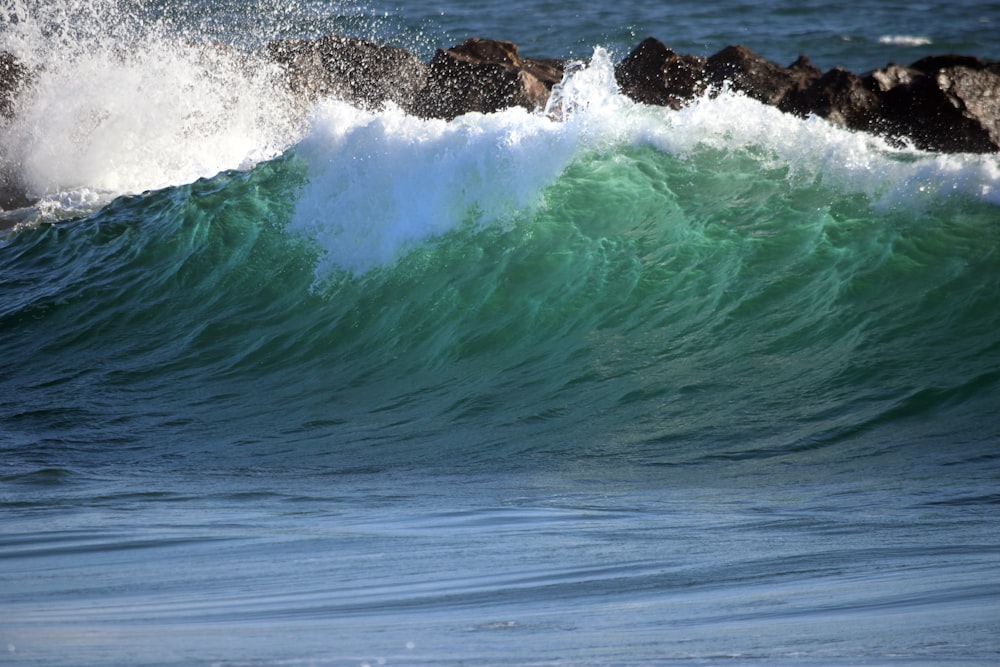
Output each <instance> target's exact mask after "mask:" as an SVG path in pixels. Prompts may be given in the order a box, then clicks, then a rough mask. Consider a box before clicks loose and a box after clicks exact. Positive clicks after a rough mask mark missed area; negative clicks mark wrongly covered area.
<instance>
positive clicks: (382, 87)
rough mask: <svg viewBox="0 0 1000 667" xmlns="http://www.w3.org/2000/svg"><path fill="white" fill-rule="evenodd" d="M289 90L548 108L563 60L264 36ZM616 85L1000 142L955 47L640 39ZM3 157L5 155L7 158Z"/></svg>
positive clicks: (947, 147) (933, 140) (0, 190)
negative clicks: (915, 52) (764, 52)
mask: <svg viewBox="0 0 1000 667" xmlns="http://www.w3.org/2000/svg"><path fill="white" fill-rule="evenodd" d="M266 57H267V58H268V59H270V61H272V62H274V63H277V64H278V65H280V66H281V67H282V68H283V69H284V71H285V73H286V80H287V82H288V85H289V86H290V87H291V89H292V90H293V91H295V92H297V93H299V94H301V95H303V96H304V97H307V98H310V99H315V98H318V97H322V96H337V97H340V98H343V99H345V100H348V101H350V102H352V103H353V104H357V105H358V106H360V107H363V108H366V109H372V110H374V109H380V108H382V107H384V105H385V104H386V103H387V102H393V103H395V104H397V105H399V106H400V107H401V108H402V109H404V110H406V111H407V112H409V113H412V114H415V115H417V116H421V117H425V118H444V119H452V118H455V117H457V116H460V115H462V114H464V113H468V112H471V111H478V112H481V113H490V112H494V111H499V110H500V109H505V108H508V107H513V106H520V107H524V108H526V109H528V110H532V111H534V110H538V109H543V108H545V106H546V103H547V102H548V100H549V96H550V94H551V91H552V87H553V86H554V85H555V84H556V83H558V82H559V81H560V80H561V79H562V77H563V74H564V72H565V68H566V62H565V61H562V60H538V59H531V58H525V57H523V56H521V55H520V54H519V53H518V47H517V45H515V44H513V43H511V42H504V41H497V40H490V39H478V38H477V39H469V40H467V41H466V42H464V43H463V44H459V45H458V46H454V47H452V48H449V49H438V51H437V52H436V53H435V54H434V57H433V59H432V60H431V61H430V63H424V62H422V61H420V60H419V59H418V58H417V57H416V56H414V55H413V54H411V53H410V52H408V51H406V50H405V49H402V48H398V47H392V46H382V45H379V44H375V43H373V42H369V41H366V40H362V39H357V38H353V37H344V36H340V35H329V36H327V37H322V38H320V39H316V40H302V39H283V40H276V41H273V42H270V43H269V44H268V45H267V47H266ZM32 77H33V74H32V72H31V71H30V70H29V69H28V68H27V67H26V66H25V65H24V63H23V62H21V61H20V60H18V58H17V57H15V56H14V55H13V54H11V53H7V52H4V51H0V126H2V125H3V124H4V123H7V122H10V120H11V118H12V117H13V115H14V114H15V113H16V109H17V106H16V101H17V96H18V95H20V94H22V92H23V90H24V89H25V87H26V86H30V82H31V79H32ZM615 77H616V80H617V82H618V84H619V86H620V88H621V90H622V92H623V93H624V94H625V95H627V96H629V97H631V98H632V99H634V100H636V101H637V102H641V103H643V104H650V105H659V106H666V107H670V108H673V109H679V108H681V107H682V106H684V105H685V104H688V103H689V102H691V101H692V100H694V99H696V98H699V97H701V96H704V95H706V94H708V95H717V94H719V91H721V90H724V89H726V88H728V89H731V90H735V91H739V92H740V93H742V94H744V95H747V96H748V97H752V98H754V99H756V100H759V101H761V102H763V103H765V104H770V105H774V106H775V107H777V108H778V109H781V110H782V111H784V112H787V113H792V114H796V115H798V116H803V117H805V116H809V115H815V116H819V117H821V118H825V119H826V120H828V121H830V122H831V123H835V124H837V125H841V126H843V127H846V128H849V129H852V130H857V131H863V132H870V133H874V134H878V135H881V136H884V137H886V138H888V139H889V140H890V141H895V142H899V143H903V142H912V144H913V145H915V146H916V147H918V148H922V149H925V150H930V151H938V152H971V153H993V152H998V151H1000V63H994V62H987V61H984V60H982V59H979V58H975V57H971V56H960V55H943V56H933V57H928V58H923V59H921V60H918V61H917V62H915V63H913V64H912V65H910V66H908V67H905V66H902V65H899V64H896V63H891V64H889V65H888V66H886V67H885V68H884V69H879V70H875V71H873V72H869V73H867V74H864V75H858V74H854V73H852V72H848V71H845V70H843V69H839V68H837V69H832V70H830V71H828V72H825V73H824V72H822V71H820V70H819V69H818V68H817V67H815V66H814V65H813V64H812V63H811V62H810V61H809V59H808V58H806V57H805V56H800V57H799V59H798V60H796V61H795V62H794V63H792V64H791V65H789V66H788V67H783V66H781V65H778V64H776V63H773V62H771V61H768V60H766V59H765V58H763V57H761V56H759V55H757V54H755V53H754V52H753V51H751V50H750V49H748V48H746V47H744V46H728V47H726V48H724V49H722V50H721V51H719V52H718V53H716V54H714V55H712V56H710V57H708V58H702V57H699V56H692V55H682V54H678V53H675V52H674V51H673V50H671V49H670V48H668V47H667V46H666V45H665V44H663V43H662V42H660V41H659V40H656V39H654V38H648V39H646V40H643V41H642V42H641V43H640V44H639V45H638V46H637V47H636V48H635V49H634V50H633V51H632V52H631V53H629V54H628V56H627V57H625V58H624V59H623V60H622V61H621V62H620V63H618V64H617V65H616V67H615ZM7 166H8V167H9V165H7ZM15 181H16V178H15V177H14V176H12V175H11V174H4V173H0V208H3V209H10V208H12V207H19V206H25V205H28V201H27V200H26V199H25V198H24V196H23V194H22V193H21V191H20V189H19V188H18V187H17V185H16V182H15Z"/></svg>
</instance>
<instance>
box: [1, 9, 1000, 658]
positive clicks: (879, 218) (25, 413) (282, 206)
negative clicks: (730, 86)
mask: <svg viewBox="0 0 1000 667" xmlns="http://www.w3.org/2000/svg"><path fill="white" fill-rule="evenodd" d="M754 6H755V8H756V9H755V12H756V13H755V14H753V15H752V16H751V18H750V19H749V20H748V21H746V22H741V21H737V20H736V19H735V18H732V17H729V18H726V17H725V15H724V13H722V12H716V13H715V14H713V15H712V16H705V15H704V14H703V13H699V12H700V11H701V10H699V9H698V8H696V7H688V6H687V5H684V4H679V5H675V6H672V9H671V11H672V12H673V13H672V14H669V15H665V14H664V15H661V14H660V11H661V10H657V9H650V8H643V7H640V6H636V5H628V4H626V5H624V6H622V8H621V19H620V20H619V21H615V20H614V19H613V18H612V15H611V14H608V13H607V12H605V11H604V10H601V9H599V8H589V9H588V8H586V7H583V6H581V7H579V8H576V9H573V10H572V12H571V11H570V9H571V7H566V6H562V5H561V6H560V7H561V9H558V8H556V9H551V8H547V7H546V6H545V3H538V4H537V5H532V7H535V8H537V11H538V12H541V13H546V12H550V13H554V14H555V15H556V17H557V18H558V17H562V18H558V20H557V18H553V20H552V21H550V22H549V23H547V24H545V26H543V27H538V26H535V28H534V29H526V30H525V34H524V37H519V36H518V35H517V34H510V33H514V32H515V26H517V25H520V24H518V23H515V22H514V21H513V20H512V19H510V18H509V17H506V16H504V15H503V13H502V12H501V11H500V10H499V9H489V8H485V7H477V6H476V5H475V4H474V3H451V4H447V3H446V4H444V5H440V6H438V5H434V6H431V5H430V4H427V5H414V6H412V7H407V8H405V9H402V8H401V9H393V8H382V7H380V6H374V5H373V6H367V5H357V6H355V5H351V6H350V7H348V6H346V5H334V4H332V3H310V4H303V5H299V6H295V7H292V8H287V7H286V8H284V9H281V11H280V12H279V10H278V8H276V7H269V6H266V5H259V6H254V7H253V8H247V7H244V6H243V5H226V4H225V3H220V4H212V5H193V4H188V5H185V6H183V7H181V9H184V11H183V12H181V11H178V7H180V5H178V4H177V3H162V4H161V5H158V6H152V8H150V7H146V8H145V9H143V10H142V12H152V13H153V14H155V13H156V12H158V11H160V9H158V7H160V8H162V7H165V8H166V9H164V10H163V13H164V14H169V15H172V16H181V15H183V16H186V17H187V20H188V22H189V23H188V32H187V33H183V32H182V33H180V35H181V36H182V37H183V39H181V38H180V37H178V32H177V31H178V30H181V28H182V27H183V26H182V25H179V24H178V22H177V20H171V21H167V22H161V23H154V22H152V20H151V19H150V18H149V15H148V14H142V12H140V11H139V10H136V13H133V14H132V15H129V16H131V18H132V19H135V18H136V16H138V15H140V14H142V16H145V18H144V19H143V20H145V21H147V23H145V24H143V25H145V28H143V30H145V31H146V32H144V33H142V34H144V35H145V39H146V40H147V46H146V48H144V49H142V50H139V51H135V52H133V53H131V54H129V55H124V56H123V55H121V53H122V52H121V49H120V48H119V47H120V46H121V44H122V42H123V41H124V42H125V43H128V38H127V37H128V35H129V34H133V33H130V32H129V30H134V29H136V28H135V26H136V25H137V23H136V22H135V21H126V20H122V21H121V22H119V23H112V24H111V25H110V27H108V26H106V27H105V28H104V29H102V30H100V31H90V32H88V28H87V26H88V21H87V20H85V17H86V12H85V13H84V14H81V15H79V16H83V17H84V18H79V16H78V17H77V18H76V19H75V20H73V21H71V22H69V23H65V24H60V23H59V20H58V17H56V18H52V16H51V15H45V13H44V12H42V10H40V9H37V8H35V10H34V11H35V12H36V13H34V14H30V15H27V14H19V15H18V16H21V18H20V19H19V20H18V21H11V20H9V19H10V16H11V15H10V14H7V17H8V23H7V25H6V32H4V33H0V35H3V38H4V40H6V43H7V44H8V45H10V46H11V48H22V47H23V46H24V45H28V44H33V43H34V44H37V43H39V42H37V41H33V40H42V42H41V43H50V42H46V41H45V40H56V41H59V40H67V39H71V40H72V43H74V44H77V45H78V47H74V49H73V52H72V53H70V54H66V53H60V54H59V55H58V56H56V55H53V56H51V57H52V58H53V59H54V60H53V61H52V62H50V64H49V67H48V69H47V71H46V73H45V74H44V75H43V76H42V78H41V79H40V80H39V82H38V83H37V85H36V88H35V89H34V90H33V92H32V94H31V96H30V97H29V98H27V99H26V100H24V101H23V102H22V106H21V107H20V109H19V115H18V116H16V117H15V118H14V119H12V120H10V121H8V122H7V123H6V124H5V125H4V126H3V127H2V128H0V134H2V139H3V143H2V145H3V146H5V147H6V152H5V153H4V155H3V157H0V163H2V166H3V168H4V169H6V170H7V172H6V173H14V174H16V176H17V178H18V179H19V180H20V181H21V182H22V183H24V185H25V187H26V188H27V189H29V190H30V191H31V192H32V194H34V195H35V196H37V197H39V198H40V201H39V203H38V204H37V205H35V206H34V207H32V208H31V209H28V210H21V211H11V212H4V213H2V214H0V215H2V216H3V220H4V221H5V222H6V226H8V227H10V226H14V227H13V228H12V229H9V230H7V231H6V232H5V233H4V236H3V239H2V241H0V507H2V511H0V562H2V567H0V609H2V610H3V611H2V613H0V655H2V658H0V660H2V661H4V662H7V663H10V664H17V665H20V664H24V665H76V666H79V665H379V664H385V665H572V666H576V665H584V666H597V665H666V664H692V663H693V664H715V663H726V664H732V663H735V664H748V665H749V664H775V663H777V664H789V665H807V664H824V665H826V664H844V665H853V664H859V663H864V664H887V665H888V664H892V665H897V664H942V663H945V664H948V663H955V664H984V665H985V664H993V663H995V662H996V661H997V659H998V657H1000V642H998V640H997V639H996V637H997V630H998V628H1000V602H998V601H1000V580H998V577H997V575H996V572H997V571H998V564H1000V540H998V535H1000V530H998V529H1000V522H998V514H997V511H996V510H997V506H998V502H1000V494H998V491H997V489H998V485H997V483H998V479H1000V465H998V464H1000V450H998V443H1000V421H998V419H997V407H998V396H1000V333H998V332H1000V310H998V308H997V304H998V303H1000V252H998V250H1000V212H998V211H1000V209H998V205H1000V161H998V159H997V157H996V156H993V155H987V156H980V155H937V154H929V153H922V152H919V151H915V150H911V149H907V148H898V147H891V146H888V145H887V144H885V143H883V142H881V141H880V140H878V139H875V138H871V137H866V136H863V135H857V134H852V133H848V132H844V131H842V130H839V129H837V128H834V127H831V126H829V125H827V124H826V123H824V122H823V121H820V120H818V119H808V120H801V119H797V118H792V117H789V116H785V115H783V114H780V113H779V112H777V111H776V110H774V109H771V108H768V107H763V106H761V105H759V104H757V103H755V102H753V101H750V100H746V99H744V98H741V97H738V96H733V95H725V94H724V95H721V96H720V97H717V98H714V99H711V100H708V99H706V100H702V101H700V102H699V103H697V104H695V105H693V106H692V107H689V108H687V109H684V110H681V111H670V110H667V109H658V108H648V107H643V106H640V105H635V104H632V103H631V102H630V101H628V100H626V99H624V98H622V97H621V96H619V95H618V94H617V92H616V90H615V87H614V84H613V77H612V74H611V70H612V66H613V62H614V59H615V55H614V54H615V52H616V51H620V50H621V49H620V48H619V46H618V45H619V44H621V43H624V42H627V41H628V40H627V39H626V38H625V37H624V35H625V34H626V32H628V31H631V30H633V28H634V26H639V25H641V26H643V27H649V28H650V30H648V31H647V32H651V33H652V34H657V33H658V32H659V34H658V36H660V37H661V38H668V37H669V35H667V34H665V33H666V30H662V32H660V31H658V30H656V28H662V27H663V26H664V25H666V23H665V22H666V21H674V20H676V19H677V17H679V16H682V17H684V20H685V21H687V23H684V24H682V25H685V26H687V28H686V30H685V34H687V35H688V37H687V39H689V40H691V43H692V44H694V43H699V44H701V43H704V44H706V45H709V46H710V47H711V48H714V47H715V45H714V42H713V41H712V40H709V39H708V38H707V37H705V36H706V35H710V34H718V35H721V36H722V37H720V38H719V39H720V40H725V41H726V42H730V41H732V42H736V41H743V42H745V43H747V44H748V45H749V46H751V48H755V50H758V51H760V52H762V53H768V51H767V49H771V50H776V49H778V48H784V47H783V46H782V45H792V46H789V47H788V48H789V53H790V54H792V55H791V56H790V57H789V58H786V59H787V60H792V59H794V55H795V54H794V53H792V52H793V51H796V52H797V50H799V49H800V48H801V47H802V46H803V44H806V45H808V44H812V43H816V44H820V43H822V44H825V45H826V46H825V47H823V48H829V49H830V50H831V51H830V53H833V54H839V57H843V58H844V59H848V58H850V59H853V60H854V61H860V60H871V59H879V58H881V54H882V53H883V51H882V50H883V49H890V48H891V49H892V50H894V52H895V53H896V54H897V56H894V58H895V59H897V60H904V61H905V60H909V59H910V58H909V54H911V53H912V54H916V53H917V52H918V51H920V50H921V49H924V48H928V49H932V50H933V49H936V48H938V47H939V46H940V45H942V44H950V43H952V42H948V41H946V40H947V39H954V40H955V43H961V44H967V45H968V44H972V45H976V44H981V41H982V40H983V39H984V38H983V37H982V31H981V30H980V28H979V26H981V25H982V24H983V23H984V21H982V20H981V19H987V20H994V18H992V17H994V15H995V14H996V12H995V11H993V10H991V8H990V6H988V5H985V4H982V3H977V4H969V5H968V6H966V5H963V4H962V3H951V4H949V5H948V7H947V8H942V7H937V6H934V7H931V9H934V10H935V11H938V12H939V13H938V14H935V15H936V16H941V17H942V19H941V25H940V26H939V27H937V28H934V29H933V30H930V29H929V28H927V29H928V32H927V33H925V32H922V31H919V30H917V28H919V27H920V24H918V23H913V21H915V19H914V18H913V17H914V16H917V15H918V10H917V9H912V10H907V11H902V10H900V12H901V13H900V14H899V27H900V29H899V31H898V32H897V31H895V30H893V31H892V32H891V33H890V32H887V31H886V29H884V28H883V27H882V26H879V27H878V29H877V30H875V31H874V32H871V33H869V32H866V31H867V30H868V29H867V28H865V30H862V29H861V28H856V27H854V26H855V23H854V21H855V19H856V17H855V14H857V12H853V13H852V12H847V11H846V10H845V11H844V12H843V13H842V14H830V13H829V12H827V11H826V10H825V9H823V8H820V7H817V8H815V9H812V8H810V6H809V5H803V4H802V3H799V10H798V11H799V12H800V18H798V19H796V20H797V21H798V23H796V24H781V25H783V26H785V27H784V28H782V30H783V31H784V32H779V33H778V34H777V37H779V38H780V39H773V40H772V41H770V42H768V43H767V44H764V45H758V44H755V43H753V42H752V41H750V40H749V39H744V38H743V35H745V34H747V33H745V32H744V31H750V33H749V34H751V35H753V34H756V33H754V32H753V30H758V29H759V30H763V28H754V26H755V25H756V24H757V22H760V24H761V25H765V24H769V25H772V26H774V25H775V23H774V20H775V17H777V16H782V17H786V16H789V15H790V13H789V11H787V10H786V9H783V5H782V4H781V3H773V6H772V5H771V4H764V5H754ZM86 7H89V8H91V10H92V11H93V13H94V15H95V16H98V15H101V16H111V17H121V14H119V13H115V12H113V11H112V10H111V9H110V7H111V6H110V5H108V4H92V5H86ZM472 7H475V11H473V9H470V8H472ZM886 7H888V4H887V5H886ZM195 10H198V11H195ZM525 11H527V10H525ZM664 11H665V10H664ZM886 11H888V10H886ZM920 11H923V10H920ZM928 11H930V9H928ZM387 12H388V15H387V14H386V13H387ZM963 12H964V13H963ZM546 15H548V14H546ZM919 15H921V16H923V15H926V13H924V14H919ZM46 16H47V17H48V18H46ZM262 16H267V17H272V18H274V17H283V18H282V20H280V21H279V20H277V18H274V20H273V21H271V22H269V23H267V25H268V26H270V27H271V28H273V32H274V33H275V34H277V33H284V32H286V31H289V30H298V31H306V29H307V28H308V29H309V30H316V31H319V30H320V28H322V29H327V28H329V27H330V26H333V27H337V26H342V25H345V24H349V25H356V26H359V30H362V29H363V30H368V31H370V32H372V33H377V32H382V33H385V34H388V35H390V36H391V37H392V38H393V39H397V40H403V39H407V38H409V39H412V43H413V44H414V46H413V48H415V49H417V48H425V47H426V45H427V44H431V43H433V41H432V40H433V39H435V38H436V37H437V36H439V35H445V36H452V37H454V38H455V40H454V41H460V40H461V39H463V38H464V36H465V34H464V33H465V32H469V33H476V34H487V35H490V36H497V37H507V38H511V39H514V40H515V41H518V42H520V43H523V44H529V43H537V44H538V45H539V47H540V48H541V46H544V47H545V49H543V50H545V51H548V52H549V53H548V54H547V55H573V54H574V53H575V54H576V55H577V56H579V57H581V58H582V59H583V61H584V63H583V64H581V66H580V67H579V68H577V69H575V70H574V74H573V76H572V77H571V78H569V79H568V80H567V81H566V82H564V84H563V86H562V87H561V90H560V91H559V93H558V95H559V100H560V102H561V105H560V109H561V110H562V113H561V115H560V117H559V119H558V120H556V119H554V118H553V117H551V116H548V115H546V114H544V113H528V112H526V111H524V110H519V109H518V110H511V111H507V112H503V113H499V114H493V115H490V116H480V115H470V116H466V117H462V118H459V119H456V120H454V121H452V122H448V123H446V122H443V121H424V120H419V119H415V118H412V117H408V116H406V115H405V114H403V113H402V112H400V111H399V110H397V109H391V108H390V109H387V110H385V111H382V112H378V113H370V112H363V111H360V110H357V109H354V108H352V107H350V106H349V105H347V104H344V103H341V102H337V101H332V100H329V101H325V102H321V103H318V104H316V105H314V106H310V107H308V108H303V106H302V105H300V104H297V103H296V102H295V101H294V100H289V99H287V98H286V97H285V96H284V94H283V93H282V92H281V90H280V89H279V88H277V87H275V86H274V85H273V83H274V79H273V78H271V77H272V75H273V74H274V73H273V72H270V71H269V70H268V69H267V67H265V66H263V65H261V66H260V67H255V68H250V69H249V70H247V69H246V68H244V67H242V66H241V65H239V64H238V63H234V62H232V61H231V60H230V59H228V58H227V57H226V56H225V52H220V51H217V50H213V51H211V52H209V53H206V52H205V51H203V50H201V49H199V48H197V47H195V46H192V45H191V43H190V37H191V35H192V34H199V35H206V34H208V35H215V34H216V32H219V33H225V31H224V30H223V26H228V30H229V31H230V32H229V33H228V34H229V36H230V37H231V38H232V39H230V40H229V41H231V42H233V43H237V44H238V45H240V46H241V48H251V47H249V46H247V45H248V44H249V43H251V42H252V41H253V40H254V39H262V38H266V36H267V35H268V34H269V33H268V32H267V30H264V29H262V28H261V22H260V17H262ZM671 17H673V18H671ZM126 18H128V16H126ZM43 19H44V20H43ZM46 21H48V22H46ZM476 21H478V23H477V22H476ZM559 21H564V22H565V25H566V26H567V29H566V30H565V31H558V32H559V34H560V36H559V37H556V36H555V31H554V30H553V28H554V27H558V26H560V25H562V24H561V23H559ZM345 22H346V23H345ZM574 22H575V23H574ZM59 25H64V26H72V30H69V29H68V28H67V29H65V30H61V31H60V30H57V29H54V28H53V26H59ZM466 25H471V26H472V27H470V28H465V27H463V26H466ZM574 25H576V26H577V28H578V30H577V31H576V32H574V31H573V29H572V28H573V26H574ZM807 25H809V26H813V28H814V30H813V31H812V32H810V33H809V34H810V35H812V36H811V37H808V38H806V37H803V36H802V35H801V34H800V33H802V32H803V31H804V30H805V27H806V26H807ZM192 26H193V27H192ZM296 26H297V27H296ZM616 26H620V28H619V27H616ZM796 26H798V27H796ZM969 26H975V27H969ZM893 27H895V26H893ZM923 27H925V28H926V27H927V25H926V24H923ZM501 28H503V30H501ZM195 29H197V31H200V32H196V33H192V32H191V31H192V30H195ZM772 29H773V28H772ZM677 30H678V32H680V30H679V28H678V29H677ZM213 31H215V32H213ZM602 31H603V32H602ZM616 31H617V32H616ZM501 32H503V33H504V34H499V33H501ZM815 33H821V34H819V35H818V36H817V34H815ZM875 33H878V34H875ZM408 35H409V36H410V37H407V36H408ZM577 35H580V36H581V37H580V39H587V40H590V43H589V46H588V47H587V48H586V50H584V49H583V46H582V44H583V42H579V43H577V42H573V41H572V39H573V38H575V37H576V36H577ZM609 35H610V36H609ZM615 35H618V36H617V37H616V36H615ZM823 35H826V37H823ZM838 35H853V37H852V40H853V41H849V40H844V39H840V38H839V37H836V36H838ZM884 35H896V36H900V35H904V36H907V37H908V38H909V42H905V43H906V44H913V43H915V42H918V41H920V39H925V38H926V39H927V40H929V41H930V42H931V44H929V45H926V44H924V45H919V44H917V45H913V46H906V45H905V44H904V42H903V41H901V40H897V41H896V43H895V45H890V44H885V43H881V42H879V37H880V36H884ZM946 35H952V36H953V37H945V36H946ZM955 35H957V37H955ZM640 38H641V37H640ZM862 38H864V39H862ZM918 38H919V39H918ZM619 39H620V40H622V42H616V41H615V40H619ZM838 39H839V41H838ZM810 40H815V41H810ZM976 40H980V41H976ZM665 41H668V43H670V40H669V39H665ZM887 41H888V40H887ZM63 43H65V41H64V42H63ZM858 44H863V45H864V44H866V45H867V46H863V47H861V48H855V47H857V45H858ZM723 45H724V44H723V43H721V42H720V43H719V45H718V46H719V48H721V46H723ZM835 45H839V46H836V47H835ZM605 47H607V49H606V48H605ZM793 47H794V48H793ZM837 49H839V51H838V50H837ZM909 49H912V51H910V50H909ZM690 50H692V51H694V50H695V49H693V48H692V49H690ZM949 50H950V49H949ZM970 50H973V51H975V52H977V53H980V54H982V55H988V53H987V51H988V49H987V47H985V46H983V47H982V48H981V49H970ZM552 52H557V53H552ZM816 52H820V53H822V52H823V49H821V48H817V49H816ZM901 52H902V55H899V54H900V53H901ZM35 53H36V54H37V53H38V51H36V52H35ZM220 54H221V55H220ZM779 55H780V54H779ZM23 57H25V58H27V56H23ZM913 59H916V58H915V57H914V58H913ZM878 64H882V63H881V62H880V61H878V62H875V63H874V64H873V66H875V65H878ZM177 90H183V91H184V92H185V95H184V96H181V97H178V96H177V95H176V91H177ZM88 91H89V92H88Z"/></svg>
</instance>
